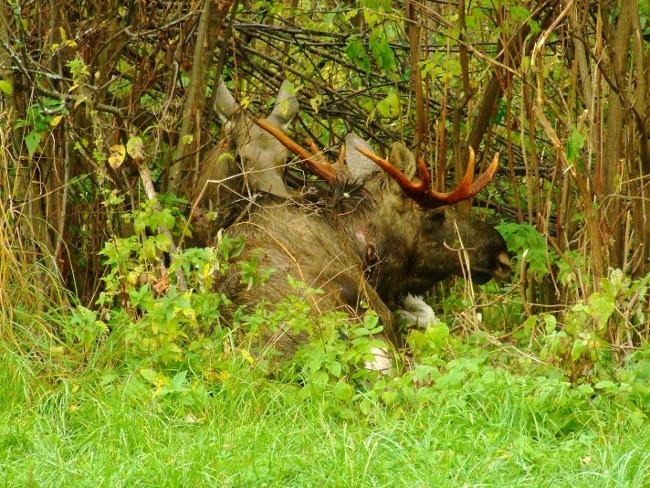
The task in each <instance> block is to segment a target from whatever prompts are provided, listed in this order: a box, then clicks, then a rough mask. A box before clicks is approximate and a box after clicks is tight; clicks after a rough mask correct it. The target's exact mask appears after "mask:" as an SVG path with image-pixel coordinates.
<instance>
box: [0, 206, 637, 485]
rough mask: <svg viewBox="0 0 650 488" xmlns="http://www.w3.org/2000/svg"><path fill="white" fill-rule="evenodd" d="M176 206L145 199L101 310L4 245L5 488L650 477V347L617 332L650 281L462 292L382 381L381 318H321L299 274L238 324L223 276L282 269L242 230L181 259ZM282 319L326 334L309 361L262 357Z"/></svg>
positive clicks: (119, 245) (463, 286) (113, 260)
mask: <svg viewBox="0 0 650 488" xmlns="http://www.w3.org/2000/svg"><path fill="white" fill-rule="evenodd" d="M174 215H175V214H174V212H172V211H164V212H163V213H160V212H158V211H156V210H155V206H154V205H152V204H147V205H143V206H142V207H141V208H140V209H139V210H138V211H135V212H133V213H132V214H131V215H130V216H129V217H128V218H129V219H130V221H131V222H132V224H133V226H134V229H135V230H136V235H135V236H134V237H130V238H124V239H120V238H115V239H113V240H111V241H109V242H108V243H107V244H106V246H105V248H104V250H103V251H102V255H103V256H104V260H105V264H106V269H107V271H106V273H105V274H104V278H103V280H104V283H105V287H104V290H103V292H102V293H101V294H100V295H99V296H98V297H97V300H96V303H94V304H91V306H89V307H86V306H83V305H82V304H79V303H75V300H74V297H73V296H71V295H70V294H68V293H66V292H65V291H63V290H62V289H60V288H57V285H56V284H55V283H56V281H55V280H54V277H53V273H52V271H51V268H50V267H48V265H47V263H43V264H40V265H37V266H33V264H31V263H29V259H28V256H26V255H25V254H24V253H21V251H20V249H14V248H5V251H6V252H5V255H4V258H3V259H5V260H7V259H12V262H11V266H12V267H11V270H12V271H11V272H7V268H3V269H4V273H5V274H4V275H3V279H4V281H3V283H4V285H3V292H2V297H3V300H5V301H7V300H15V299H17V301H16V302H15V303H16V305H14V306H12V307H3V311H2V315H1V320H2V328H1V329H0V330H1V332H0V357H2V364H3V367H2V368H0V388H1V389H2V392H3V399H2V402H0V404H1V405H2V407H1V412H0V414H1V415H2V416H3V420H2V422H0V424H2V425H3V426H4V427H2V429H3V430H2V432H0V450H2V451H3V452H5V453H6V454H7V455H6V461H5V462H4V464H0V469H1V470H2V471H3V473H4V474H5V477H4V479H5V481H4V483H5V485H7V486H11V485H16V484H18V485H20V484H22V485H24V484H30V483H32V482H34V483H36V482H37V481H38V484H43V485H51V486H64V485H74V486H85V485H88V486H90V485H93V486H96V485H97V484H102V485H103V484H105V483H108V484H120V480H121V481H125V480H131V481H133V483H136V482H135V481H134V480H138V479H144V478H145V477H147V476H149V475H151V476H152V479H153V480H156V481H152V483H153V484H155V485H157V486H161V485H179V486H180V485H186V484H187V482H188V480H191V479H194V480H195V482H196V483H204V482H207V481H206V480H210V482H219V483H221V484H222V486H261V485H262V484H263V483H267V484H269V485H274V483H275V484H277V485H278V486H311V485H312V484H314V483H316V482H317V481H316V480H319V479H320V480H323V479H326V480H327V482H326V483H325V484H326V485H328V486H361V485H369V486H392V485H394V484H391V483H394V480H395V479H401V480H403V482H404V483H424V484H425V485H428V484H433V483H439V484H441V486H459V483H460V484H462V483H463V482H464V481H462V480H472V481H471V482H472V483H485V484H488V485H490V484H492V485H494V486H503V485H502V484H501V485H500V484H499V483H504V482H505V483H507V481H508V480H512V479H515V478H516V479H517V480H519V481H517V483H521V484H525V483H529V484H528V485H527V486H531V485H530V483H533V485H535V486H544V485H545V484H548V485H549V486H551V485H552V484H553V483H555V484H553V486H560V485H565V486H579V485H583V484H584V485H586V484H590V485H597V486H609V483H610V482H611V480H613V479H615V480H622V479H625V480H628V482H629V486H643V485H644V483H647V481H648V476H649V474H648V472H647V470H646V469H645V468H643V466H644V465H646V464H647V454H646V453H647V448H646V447H643V448H642V447H641V446H642V445H645V444H644V442H646V441H642V440H641V439H647V437H648V436H647V434H648V422H647V415H648V412H649V411H650V390H649V387H648V381H647V380H648V377H649V375H650V350H648V348H647V347H645V345H643V344H642V345H641V346H639V347H636V348H635V351H634V352H633V353H632V354H628V355H621V354H619V353H618V352H617V351H616V350H615V349H614V348H613V346H612V344H611V343H609V342H608V341H607V340H606V338H605V337H606V334H607V332H608V331H609V330H610V329H609V328H608V325H607V324H610V325H611V322H610V320H612V317H614V316H615V317H616V320H622V318H625V314H626V311H627V310H636V309H633V308H631V307H632V305H634V303H632V305H630V301H631V300H632V298H634V300H635V303H639V302H640V301H642V300H645V287H646V283H647V279H646V278H644V279H641V280H637V281H635V282H632V281H631V280H629V279H628V278H625V277H624V276H622V275H621V274H620V273H619V272H617V271H616V270H612V271H611V272H610V275H609V277H608V278H607V279H606V280H605V281H604V282H603V284H602V285H603V292H602V293H600V294H595V293H594V294H593V295H592V297H593V298H592V299H590V300H589V301H588V302H586V303H579V304H578V305H575V306H573V307H570V308H565V309H563V310H562V313H559V314H558V313H550V312H539V313H535V314H530V315H528V316H527V315H526V314H525V312H524V310H523V307H522V304H521V301H520V298H519V295H518V294H517V293H516V292H513V291H512V289H513V288H516V286H517V285H516V280H515V282H514V283H515V284H514V285H506V286H505V287H504V288H499V287H498V286H497V285H495V284H492V285H489V286H487V287H484V288H483V290H482V291H480V292H479V290H475V292H472V290H471V289H470V288H469V286H470V285H469V284H467V283H463V282H459V283H458V284H457V285H456V287H455V289H453V290H452V292H450V293H449V295H448V296H447V297H445V298H444V299H443V300H441V301H440V302H438V303H437V305H436V309H437V312H438V314H439V317H440V318H441V319H442V320H441V321H440V322H437V323H436V324H432V325H430V326H429V327H428V328H426V329H424V330H416V331H411V332H410V333H409V334H408V336H407V338H406V342H407V344H408V353H406V352H405V351H398V352H396V355H395V356H396V360H395V364H394V368H393V369H392V371H391V372H389V373H388V374H385V375H379V374H378V373H377V372H371V371H368V370H367V369H366V368H364V367H363V365H364V362H365V361H368V360H371V359H372V355H371V354H370V348H371V347H373V346H378V345H380V344H378V343H377V342H376V341H375V340H374V339H373V335H374V334H376V333H377V332H379V331H380V330H381V327H380V326H379V323H378V318H377V316H376V315H374V314H372V313H368V314H366V316H365V318H364V320H363V322H355V321H351V320H349V319H348V318H347V317H346V316H345V315H344V314H341V313H335V312H330V313H328V314H326V315H324V316H319V315H316V314H313V313H311V309H310V307H309V305H308V304H307V303H305V302H304V301H302V300H301V299H300V297H301V296H304V294H305V293H319V291H318V290H311V289H309V288H308V287H307V286H306V285H305V284H304V283H300V282H298V281H295V280H293V279H292V278H291V277H287V279H288V283H289V285H290V287H292V288H293V289H294V290H295V294H292V295H289V296H287V297H286V298H285V299H284V300H283V301H281V302H280V303H277V304H268V303H261V304H259V305H258V306H257V307H255V308H254V309H243V308H242V309H239V310H238V311H237V312H236V313H235V314H234V316H235V320H234V321H233V323H226V322H225V321H224V319H223V316H222V313H221V311H222V310H223V307H232V306H233V305H232V303H230V301H229V299H228V297H226V296H223V295H219V294H215V293H212V292H211V289H212V284H213V282H214V280H216V279H219V277H220V275H221V274H222V273H224V272H225V270H227V269H229V268H232V267H235V268H236V269H239V270H240V271H239V272H240V275H241V279H242V280H243V282H244V283H245V284H249V285H250V286H263V283H264V279H265V276H264V274H261V273H260V272H259V270H258V269H257V267H256V265H255V263H241V262H238V261H237V259H238V256H239V253H240V252H241V250H242V248H243V246H244V245H245V243H243V242H241V241H236V240H232V239H230V238H229V237H228V236H227V235H225V234H223V235H219V236H218V238H217V239H216V244H215V247H213V248H207V249H187V250H185V251H183V252H181V253H180V254H178V255H174V256H172V257H171V263H172V264H171V266H165V265H164V262H165V259H164V255H163V253H165V252H168V251H169V242H168V241H167V240H166V239H165V238H164V237H161V235H162V234H158V232H157V229H158V227H159V226H160V225H161V222H163V221H164V224H165V225H166V226H167V227H168V228H170V229H174V228H176V225H177V223H176V217H175V216H174ZM5 242H7V241H5ZM178 270H180V271H181V272H182V274H183V276H184V280H185V282H186V283H187V288H186V289H182V288H181V287H180V286H179V284H178V281H177V276H178ZM44 277H49V278H48V279H44ZM495 297H499V299H498V300H497V299H495ZM634 313H638V312H634ZM628 315H629V314H628ZM504 323H508V324H511V323H514V324H515V326H514V327H512V326H510V325H508V326H507V327H504ZM630 323H632V322H631V319H630ZM516 324H519V325H518V326H517V325H516ZM281 327H290V328H291V329H292V330H294V331H297V332H299V331H306V332H308V333H309V334H310V336H311V337H312V339H311V340H310V342H308V343H306V344H305V345H303V346H302V347H301V348H300V349H299V352H298V353H297V354H296V355H295V356H294V357H293V358H291V359H290V360H287V359H286V358H284V359H282V360H279V358H277V357H274V354H273V350H272V349H271V350H269V349H268V348H265V347H260V346H259V343H260V341H259V334H260V331H261V330H273V329H274V328H275V329H277V328H281ZM316 331H317V333H315V332H316ZM272 426H277V428H276V427H272ZM348 429H350V431H348ZM312 438H318V439H321V440H322V441H323V442H324V444H323V445H322V446H321V445H314V444H313V443H311V442H310V440H311V439H312ZM325 439H329V441H325ZM328 443H329V444H328ZM178 446H183V447H181V448H180V450H179V449H178ZM270 446H275V447H274V448H273V449H271V448H270ZM350 446H353V447H350ZM269 449H270V450H269ZM205 450H209V451H210V452H213V453H214V456H213V457H211V458H209V459H208V458H206V457H205V456H206V455H205V454H201V453H202V452H204V451H205ZM567 453H569V454H570V456H568V457H567ZM233 456H235V457H236V458H237V459H238V460H239V461H238V462H234V463H233V462H232V459H233ZM264 456H266V457H268V462H262V461H260V459H263V458H264ZM131 457H132V459H133V460H132V461H129V460H128V459H130V458H131ZM308 458H313V459H317V461H316V462H315V463H312V464H305V461H304V460H305V459H308ZM20 459H22V460H25V463H24V465H23V466H24V467H23V468H19V467H18V466H19V460H20ZM479 459H480V460H481V461H477V460H479ZM229 460H230V461H229ZM21 462H22V461H21ZM115 463H118V464H119V465H116V464H115ZM550 465H557V466H563V467H564V468H565V469H566V471H565V472H564V473H563V474H558V472H557V470H551V469H549V468H548V466H550ZM108 466H111V468H110V469H109V468H108ZM167 466H174V470H172V471H170V470H168V469H167V468H166V467H167ZM191 466H195V467H197V466H200V468H199V469H198V470H195V471H192V470H191V469H190V467H191ZM342 468H343V471H341V469H342ZM82 473H84V474H82ZM197 473H200V475H199V474H197ZM595 473H597V474H595ZM513 476H514V477H513ZM303 477H304V482H303V481H299V480H303ZM200 479H202V480H203V481H200ZM391 480H392V481H391ZM589 480H591V481H589ZM301 483H302V484H301ZM127 484H128V483H127ZM515 484H516V483H515ZM511 486H514V485H511Z"/></svg>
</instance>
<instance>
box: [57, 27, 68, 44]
mask: <svg viewBox="0 0 650 488" xmlns="http://www.w3.org/2000/svg"><path fill="white" fill-rule="evenodd" d="M59 33H60V34H61V40H62V41H63V42H65V41H67V40H68V36H67V35H66V33H65V29H64V28H63V27H59Z"/></svg>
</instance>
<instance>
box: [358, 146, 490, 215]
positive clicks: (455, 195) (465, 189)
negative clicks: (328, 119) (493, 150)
mask: <svg viewBox="0 0 650 488" xmlns="http://www.w3.org/2000/svg"><path fill="white" fill-rule="evenodd" d="M356 149H357V151H359V152H360V153H361V154H363V155H364V156H366V157H368V158H370V159H371V160H372V161H374V162H375V163H376V164H377V165H378V166H379V167H380V168H381V169H382V170H384V171H385V172H386V173H388V175H389V176H390V177H391V178H393V179H394V180H395V181H396V182H397V184H398V185H399V186H400V188H401V189H402V190H403V191H404V193H406V194H407V195H408V196H409V198H411V199H412V200H414V201H415V202H417V203H419V204H420V205H422V206H423V207H427V208H436V207H443V206H445V205H453V204H454V203H458V202H462V201H463V200H467V199H468V198H471V197H473V196H474V195H476V194H477V193H478V192H479V191H481V190H482V189H483V188H484V187H485V186H486V185H487V184H488V183H489V182H490V180H491V179H492V177H493V176H494V174H495V173H496V171H497V167H498V166H499V153H497V154H495V156H494V159H493V160H492V163H490V166H488V168H487V169H486V170H485V172H484V173H483V174H482V175H481V176H479V177H478V179H477V180H476V181H475V182H474V183H473V184H472V180H473V179H474V159H475V157H474V149H472V148H471V146H470V148H469V161H468V162H467V171H465V176H463V179H462V181H461V182H460V184H459V185H458V186H457V187H456V188H454V189H453V190H452V191H450V192H449V193H440V192H437V191H435V190H432V189H431V174H430V173H429V170H427V167H426V164H425V163H424V161H423V160H422V159H421V158H418V176H419V178H420V182H419V183H413V182H411V181H410V180H409V179H408V178H407V177H406V176H405V175H404V174H403V173H402V172H401V171H400V170H399V169H397V168H396V167H395V166H393V165H392V164H390V162H388V159H382V158H380V157H379V156H377V155H376V154H373V153H371V152H370V151H367V150H366V149H364V148H362V147H357V148H356Z"/></svg>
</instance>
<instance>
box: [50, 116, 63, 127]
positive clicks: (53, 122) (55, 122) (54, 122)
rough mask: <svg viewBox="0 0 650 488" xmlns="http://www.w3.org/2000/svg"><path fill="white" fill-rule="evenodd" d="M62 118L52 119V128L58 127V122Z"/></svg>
mask: <svg viewBox="0 0 650 488" xmlns="http://www.w3.org/2000/svg"><path fill="white" fill-rule="evenodd" d="M62 118H63V115H57V116H56V117H53V118H52V127H56V126H57V125H59V122H61V119H62Z"/></svg>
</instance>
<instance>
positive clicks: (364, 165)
mask: <svg viewBox="0 0 650 488" xmlns="http://www.w3.org/2000/svg"><path fill="white" fill-rule="evenodd" d="M357 147H361V148H363V149H365V150H366V151H369V152H371V153H373V154H374V153H375V151H374V150H373V149H372V147H370V144H368V143H367V142H366V141H364V140H363V139H362V138H361V137H359V136H358V135H356V134H348V135H347V136H346V137H345V163H346V164H347V165H348V169H349V170H350V174H351V175H352V176H353V177H354V179H356V180H360V181H362V180H365V179H367V178H368V177H369V176H370V175H372V174H373V173H375V172H377V171H379V166H377V165H376V164H375V163H373V162H372V161H371V160H370V159H369V158H368V157H367V156H364V155H363V154H361V153H360V152H359V151H357Z"/></svg>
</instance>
